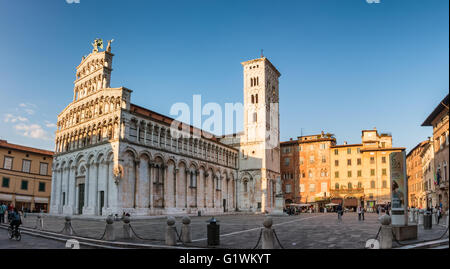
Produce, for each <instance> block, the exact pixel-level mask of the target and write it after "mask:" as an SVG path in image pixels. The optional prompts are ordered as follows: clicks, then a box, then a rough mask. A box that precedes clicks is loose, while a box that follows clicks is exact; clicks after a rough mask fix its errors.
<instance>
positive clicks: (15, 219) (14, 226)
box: [10, 208, 22, 232]
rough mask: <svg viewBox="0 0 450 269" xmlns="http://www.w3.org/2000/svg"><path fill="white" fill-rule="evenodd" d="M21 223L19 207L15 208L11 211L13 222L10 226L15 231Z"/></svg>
mask: <svg viewBox="0 0 450 269" xmlns="http://www.w3.org/2000/svg"><path fill="white" fill-rule="evenodd" d="M20 224H22V220H21V218H20V214H19V211H18V210H17V208H14V210H13V211H12V213H11V223H10V227H11V229H12V230H13V231H15V232H16V231H17V230H18V229H19V226H20Z"/></svg>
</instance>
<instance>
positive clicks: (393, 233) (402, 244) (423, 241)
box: [392, 227, 448, 246]
mask: <svg viewBox="0 0 450 269" xmlns="http://www.w3.org/2000/svg"><path fill="white" fill-rule="evenodd" d="M447 232H448V227H447V229H446V230H445V232H444V233H443V234H442V235H441V236H440V237H439V238H436V239H428V240H422V241H419V242H413V243H409V244H405V243H401V242H400V241H398V240H397V238H396V236H395V232H394V230H392V237H393V239H394V241H395V242H396V243H397V244H399V245H400V246H408V245H411V244H420V243H425V242H431V241H436V240H440V239H442V238H443V237H444V236H445V235H446V234H447Z"/></svg>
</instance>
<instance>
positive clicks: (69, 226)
mask: <svg viewBox="0 0 450 269" xmlns="http://www.w3.org/2000/svg"><path fill="white" fill-rule="evenodd" d="M64 219H65V220H66V222H65V223H64V229H63V231H62V234H65V235H72V234H73V229H72V217H71V216H66V217H65V218H64Z"/></svg>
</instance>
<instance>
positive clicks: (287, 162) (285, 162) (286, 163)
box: [284, 158, 291, 166]
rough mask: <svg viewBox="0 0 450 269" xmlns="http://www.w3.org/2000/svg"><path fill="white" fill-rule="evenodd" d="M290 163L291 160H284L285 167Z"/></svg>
mask: <svg viewBox="0 0 450 269" xmlns="http://www.w3.org/2000/svg"><path fill="white" fill-rule="evenodd" d="M290 162H291V159H289V158H284V165H285V166H288V165H289V163H290Z"/></svg>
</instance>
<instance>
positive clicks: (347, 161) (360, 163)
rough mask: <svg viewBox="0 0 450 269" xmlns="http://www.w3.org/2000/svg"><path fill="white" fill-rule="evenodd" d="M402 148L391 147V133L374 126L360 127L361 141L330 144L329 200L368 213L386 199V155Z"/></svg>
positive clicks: (388, 172) (388, 180)
mask: <svg viewBox="0 0 450 269" xmlns="http://www.w3.org/2000/svg"><path fill="white" fill-rule="evenodd" d="M402 150H405V148H395V147H392V135H390V134H387V133H380V134H379V133H378V131H377V130H376V129H374V130H363V131H362V143H361V144H347V143H344V144H343V145H336V146H332V147H331V148H330V164H331V184H330V185H331V190H330V191H331V201H332V202H334V203H343V206H344V207H347V208H356V207H357V206H358V205H362V206H364V207H365V208H366V209H367V211H369V212H370V211H372V210H374V209H375V207H376V206H377V205H380V204H381V205H384V204H387V203H388V202H390V186H391V182H390V169H389V154H391V153H392V152H400V151H402Z"/></svg>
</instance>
